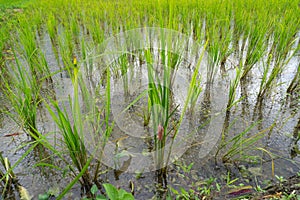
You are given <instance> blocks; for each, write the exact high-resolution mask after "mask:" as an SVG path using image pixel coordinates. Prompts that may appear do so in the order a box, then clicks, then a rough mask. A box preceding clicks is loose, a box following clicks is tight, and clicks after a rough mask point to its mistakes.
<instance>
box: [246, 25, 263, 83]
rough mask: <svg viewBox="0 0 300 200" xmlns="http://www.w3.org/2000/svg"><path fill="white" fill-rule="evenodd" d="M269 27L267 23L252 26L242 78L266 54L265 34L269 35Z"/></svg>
mask: <svg viewBox="0 0 300 200" xmlns="http://www.w3.org/2000/svg"><path fill="white" fill-rule="evenodd" d="M267 27H268V26H267ZM267 27H266V26H265V24H263V25H261V27H259V26H257V24H255V25H253V27H251V29H250V32H249V35H248V37H247V40H248V45H247V52H246V57H245V62H244V63H243V74H242V76H241V79H245V78H246V76H247V74H248V73H249V72H250V71H251V69H252V68H253V66H254V65H255V64H256V63H257V62H258V61H259V60H260V59H261V58H262V57H263V56H264V54H265V52H266V48H267V44H266V42H265V35H268V33H267V30H268V29H267Z"/></svg>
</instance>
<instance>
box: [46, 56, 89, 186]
mask: <svg viewBox="0 0 300 200" xmlns="http://www.w3.org/2000/svg"><path fill="white" fill-rule="evenodd" d="M74 62H75V63H74V64H75V65H77V63H76V61H74ZM73 70H74V76H73V77H72V83H73V87H74V97H73V101H72V100H71V99H69V103H70V106H71V110H72V118H73V123H74V125H73V126H72V123H71V120H70V119H69V116H68V114H67V111H66V110H62V109H61V108H60V107H59V106H58V104H57V103H56V102H52V105H53V107H54V110H52V109H51V108H50V106H47V107H48V110H49V112H50V114H51V116H52V118H53V120H54V121H55V123H56V124H57V126H58V127H59V129H60V130H61V131H62V135H63V138H64V142H65V144H66V146H67V149H68V152H69V156H70V157H71V159H72V162H73V164H74V166H75V167H76V168H77V170H78V171H79V172H80V173H81V172H82V173H83V174H82V182H81V184H82V186H83V187H84V188H85V190H86V191H90V189H91V187H92V183H91V177H90V173H89V171H88V170H87V168H86V169H85V170H84V168H85V166H86V164H87V163H90V162H91V160H90V159H89V156H88V152H87V150H86V147H85V144H84V140H83V122H82V120H83V119H82V116H81V111H80V105H79V93H78V92H79V90H78V68H77V66H75V67H74V69H73ZM55 112H57V114H56V113H55Z"/></svg>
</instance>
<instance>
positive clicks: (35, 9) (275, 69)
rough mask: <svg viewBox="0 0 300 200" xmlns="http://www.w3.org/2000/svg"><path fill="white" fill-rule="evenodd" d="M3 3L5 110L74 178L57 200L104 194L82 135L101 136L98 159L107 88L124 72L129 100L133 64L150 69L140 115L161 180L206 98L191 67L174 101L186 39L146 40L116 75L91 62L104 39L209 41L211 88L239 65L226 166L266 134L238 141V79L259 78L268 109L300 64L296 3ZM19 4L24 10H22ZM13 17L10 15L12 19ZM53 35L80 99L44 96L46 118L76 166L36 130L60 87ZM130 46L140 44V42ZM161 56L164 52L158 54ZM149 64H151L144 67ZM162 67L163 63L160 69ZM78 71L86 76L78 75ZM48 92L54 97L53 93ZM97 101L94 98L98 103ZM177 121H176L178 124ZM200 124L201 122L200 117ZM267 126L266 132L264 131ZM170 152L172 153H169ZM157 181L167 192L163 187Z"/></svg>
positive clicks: (0, 60) (293, 84) (0, 57)
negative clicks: (142, 33) (187, 121)
mask: <svg viewBox="0 0 300 200" xmlns="http://www.w3.org/2000/svg"><path fill="white" fill-rule="evenodd" d="M2 2H4V1H1V0H0V3H2ZM4 3H5V5H4V4H1V5H0V7H1V8H5V9H6V8H10V9H11V11H9V12H11V13H12V14H10V15H4V14H2V12H1V13H0V18H1V19H0V25H1V28H0V68H1V72H0V76H1V83H0V85H1V92H2V91H3V94H4V95H5V98H7V99H8V101H9V104H8V105H5V114H6V115H8V116H10V117H11V118H13V119H14V121H15V122H17V123H18V125H19V126H20V127H21V128H23V130H24V132H26V133H27V134H29V135H30V136H31V137H32V138H33V139H34V140H36V142H37V143H40V144H42V145H43V146H45V147H46V148H47V149H49V150H50V151H51V152H53V153H54V154H55V155H59V158H58V159H62V160H64V161H65V163H66V164H67V165H70V166H71V167H70V168H71V169H70V170H71V171H72V173H73V175H74V177H75V178H74V179H73V181H72V182H71V183H70V184H69V185H68V186H67V187H66V188H65V190H64V191H63V192H62V194H61V195H60V197H59V198H62V197H63V195H64V194H65V193H66V192H67V191H68V190H70V188H71V187H72V186H73V185H74V184H75V183H76V182H77V181H79V182H80V183H81V184H82V185H83V187H85V191H86V192H87V193H88V192H89V191H91V187H92V185H93V184H96V185H97V187H98V188H99V189H100V188H101V184H100V183H99V181H98V178H99V174H100V172H101V169H102V168H101V167H102V164H101V156H100V158H98V157H97V159H98V160H97V161H96V162H98V163H96V167H95V168H92V166H93V164H94V163H93V161H95V159H94V157H93V153H91V152H89V151H88V147H87V146H86V144H85V140H84V134H85V131H86V130H88V132H90V134H92V133H95V134H98V135H97V136H95V140H96V141H97V142H99V147H98V149H97V151H99V152H102V151H103V149H104V148H105V144H106V142H107V140H108V138H109V136H110V134H111V132H112V126H113V122H112V121H111V118H110V112H111V107H110V101H111V99H110V93H111V92H112V91H111V88H110V82H109V81H110V80H111V77H114V78H117V76H116V74H115V73H114V72H118V73H119V72H120V73H119V74H118V76H119V77H122V78H123V80H122V81H123V86H124V88H123V90H124V91H125V93H129V92H128V91H129V89H130V88H129V86H128V85H129V83H130V80H129V76H127V75H128V74H129V73H131V71H130V65H131V63H135V65H134V66H136V65H138V64H139V65H141V67H142V66H143V67H144V66H146V67H147V73H148V74H147V76H148V80H149V82H150V83H149V84H148V88H147V91H146V92H145V93H143V94H146V93H147V95H148V99H147V100H148V102H147V103H148V105H146V108H145V109H144V110H143V114H142V115H143V116H142V117H143V119H142V120H143V124H144V126H145V127H146V128H147V129H148V130H151V129H152V130H153V137H152V141H153V145H154V148H155V150H157V154H156V155H155V156H156V158H155V162H156V165H157V166H156V167H157V168H158V169H161V170H159V172H158V176H160V178H161V177H163V176H166V172H167V168H166V167H165V166H167V164H168V162H169V155H168V154H167V153H166V152H167V151H165V150H164V147H166V143H167V142H169V141H171V143H172V141H173V140H174V138H175V137H176V135H177V132H178V130H179V128H180V125H181V123H182V120H183V118H184V117H185V116H187V115H188V114H191V115H194V114H195V115H197V114H198V111H197V108H198V103H199V101H198V98H199V96H201V92H202V89H201V88H200V86H201V81H202V80H201V78H200V76H199V66H198V65H197V66H196V67H195V68H193V67H191V66H190V68H191V70H192V71H193V73H192V76H191V77H190V85H189V88H186V90H187V91H188V95H187V97H186V99H185V102H184V103H183V104H184V105H180V106H178V105H175V103H174V102H175V101H176V99H175V98H174V96H176V94H175V95H174V94H173V93H172V89H173V88H172V80H173V78H174V76H175V74H176V70H177V68H178V67H180V65H179V64H180V63H181V62H182V56H183V57H184V56H185V55H180V54H176V53H172V52H174V51H176V50H177V49H176V47H177V46H180V44H179V45H178V43H180V42H181V41H170V40H171V39H170V38H168V37H167V36H164V35H162V38H161V40H162V41H160V42H157V41H155V38H150V40H151V41H153V42H151V48H150V49H146V50H145V51H136V52H133V53H132V54H130V55H128V54H124V55H123V56H121V57H120V58H119V59H118V60H117V61H116V63H115V64H116V65H117V68H115V66H113V67H112V68H110V69H109V68H106V69H103V68H102V67H103V66H102V64H101V63H100V64H99V63H97V62H95V59H94V58H91V57H92V56H91V54H93V53H92V52H93V51H92V49H94V46H97V45H99V44H101V43H102V42H103V41H105V39H106V38H108V37H111V36H112V35H114V34H118V33H120V32H126V31H127V30H130V29H134V28H138V27H160V28H168V29H172V30H175V31H179V32H181V33H184V34H187V35H189V36H191V37H190V38H191V39H192V38H193V39H195V40H196V41H197V42H198V43H199V44H202V45H203V46H205V43H206V42H207V41H208V43H207V48H206V50H207V52H208V55H209V62H208V63H209V68H208V70H209V73H208V77H207V79H206V80H207V82H209V83H210V84H214V80H215V79H214V78H215V77H217V76H215V75H216V74H217V73H219V70H221V72H226V70H228V68H229V67H230V66H239V67H236V75H235V78H233V80H232V81H231V82H230V86H229V88H227V90H226V91H221V92H226V94H227V96H228V102H227V110H226V116H225V123H224V127H223V133H222V134H223V135H222V136H223V137H222V142H221V144H220V146H219V149H220V150H219V153H218V155H221V158H222V160H223V161H224V162H231V161H234V160H238V159H240V158H242V157H244V156H247V153H248V152H250V151H252V150H255V149H253V148H252V147H251V145H253V144H255V142H257V141H258V140H260V139H261V138H262V137H263V132H265V131H261V132H259V133H257V134H255V135H252V136H251V135H249V133H250V132H251V131H252V130H253V127H254V126H256V125H258V126H260V124H253V126H252V125H251V126H250V127H247V129H246V130H245V131H243V132H242V133H239V134H238V135H235V136H232V134H233V133H232V132H231V131H230V124H232V123H234V122H232V121H231V120H230V118H232V115H236V113H234V112H231V111H232V109H233V106H237V107H236V108H237V109H236V110H238V109H239V107H238V106H239V104H238V103H239V101H240V100H241V98H240V99H237V93H238V90H239V88H238V87H239V86H238V85H239V84H240V81H242V82H243V83H245V85H247V86H249V87H251V84H253V83H252V82H251V79H253V80H255V79H257V78H260V77H261V78H262V80H261V82H260V85H259V84H258V85H259V88H258V94H257V95H258V96H257V100H258V102H259V101H263V100H264V101H265V102H266V103H268V102H269V99H268V98H267V97H269V96H270V94H271V93H272V92H273V91H274V90H275V89H277V88H278V85H279V84H280V83H278V80H279V79H278V77H280V75H281V74H284V72H285V67H287V65H288V63H289V62H290V61H293V60H292V58H295V57H296V56H298V55H297V53H298V52H299V47H298V46H299V44H297V42H298V40H299V20H298V19H299V17H300V16H299V12H297V11H298V10H297V9H298V7H299V6H298V3H299V2H298V1H297V0H291V1H277V0H274V1H267V2H266V1H262V0H258V1H253V0H247V1H238V0H233V1H230V0H224V1H220V0H213V1H204V0H199V1H196V0H192V1H187V0H179V1H165V0H163V1H138V0H131V1H103V2H99V1H97V0H91V1H82V0H67V1H64V0H57V1H46V0H41V1H33V3H32V6H31V7H30V8H28V9H24V10H23V9H22V10H19V11H17V10H13V8H14V6H13V3H12V2H11V1H9V2H8V1H6V2H4ZM14 3H17V4H18V2H14ZM17 6H19V5H17ZM91 8H93V9H91ZM1 11H2V10H1ZM22 12H23V13H22ZM8 16H12V17H11V19H10V17H8ZM15 19H17V20H15ZM44 34H45V35H44ZM10 36H11V37H10ZM48 36H49V38H50V40H51V43H52V51H53V53H54V55H55V59H56V63H58V65H59V67H61V68H60V69H61V71H63V72H64V70H66V71H67V73H68V74H67V76H66V77H65V76H63V74H62V75H61V79H60V80H64V79H65V78H66V79H68V78H69V77H71V80H72V81H73V90H74V96H73V97H69V101H66V102H60V101H59V102H56V99H55V97H46V99H48V100H47V102H45V103H46V104H47V107H48V110H49V112H50V113H51V116H52V118H51V119H50V120H52V121H54V122H55V123H56V125H57V126H58V127H59V131H60V133H61V135H62V138H63V139H62V142H63V144H64V145H63V146H64V147H66V148H65V149H66V150H67V152H68V157H69V158H71V163H69V162H67V161H66V159H64V158H63V155H62V154H63V152H60V151H58V150H57V149H55V148H54V147H53V146H51V145H50V144H49V143H48V142H47V139H46V137H45V136H43V135H42V134H41V133H40V132H39V131H38V127H37V121H38V119H37V118H38V116H37V113H38V111H39V105H43V104H41V102H43V100H44V99H43V97H44V96H43V95H41V91H43V89H44V88H49V87H50V86H51V87H52V86H53V87H55V81H53V80H52V75H53V74H55V73H60V71H59V72H58V71H57V72H54V73H53V68H51V67H52V66H51V65H52V64H51V65H50V63H48V62H49V58H48V55H47V54H44V53H43V52H44V51H43V50H44V49H43V48H44V47H43V42H44V41H43V40H44V38H47V39H48ZM10 38H11V39H10ZM131 39H132V40H133V41H135V42H136V41H138V40H140V39H141V38H131ZM126 45H127V46H126V47H127V49H126V50H127V51H128V50H130V49H131V48H132V47H133V46H134V45H133V44H130V43H129V44H126ZM130 45H132V46H130ZM296 45H298V46H296ZM180 47H182V46H180ZM190 47H191V45H190V44H188V45H186V46H184V48H186V49H185V50H186V52H185V53H186V56H189V53H190V52H191V51H189V48H190ZM9 48H12V49H13V50H14V51H13V52H14V53H15V55H14V57H13V59H15V61H11V60H9V56H10V55H9V54H8V52H7V51H6V50H7V49H9ZM46 48H47V47H46ZM155 48H158V49H165V50H155ZM172 50H173V51H172ZM50 51H51V50H50ZM100 51H102V50H100ZM155 54H156V55H155ZM74 56H77V57H80V56H81V57H82V62H81V63H83V64H84V68H81V69H80V70H79V69H78V68H79V67H74V65H73V64H74V63H72V58H73V57H74ZM198 56H199V54H196V56H195V58H194V60H195V61H196V62H195V63H197V62H198V60H201V58H200V59H199V58H198ZM143 59H145V60H146V61H147V62H146V65H145V62H144V61H143ZM156 59H157V60H159V61H158V62H155V60H156ZM138 61H139V63H138ZM61 63H62V66H60V64H61ZM231 63H233V64H232V65H231ZM96 65H98V66H97V67H99V69H100V68H101V71H103V72H104V73H103V74H101V76H100V78H99V79H100V80H99V83H98V82H95V81H94V80H93V68H94V67H95V66H96ZM53 67H54V68H55V67H56V66H53ZM257 69H262V74H257V73H258V70H257ZM77 70H78V71H77ZM51 71H52V73H51ZM299 71H300V70H299V66H298V69H297V72H296V73H295V74H294V75H293V77H292V78H291V79H292V80H284V81H285V82H289V86H288V87H287V88H286V91H287V93H290V94H297V92H298V90H299ZM81 72H82V73H83V75H82V76H81V75H79V74H80V73H81ZM224 74H225V73H223V75H224ZM85 75H87V79H85ZM221 75H222V74H221ZM55 78H56V77H55ZM218 78H219V77H218ZM246 79H247V80H246ZM60 80H58V82H59V81H60ZM71 80H70V81H71ZM86 80H87V81H86ZM249 80H250V81H249ZM93 81H94V82H93ZM97 81H98V80H97ZM218 81H219V80H218ZM222 81H223V80H222ZM246 83H247V84H246ZM248 84H249V85H248ZM245 85H244V86H245ZM244 86H242V84H241V87H243V88H247V87H246V86H245V87H244ZM212 87H213V86H212ZM103 88H105V90H106V91H105V92H104V93H105V95H102V96H101V95H100V93H99V91H100V90H102V89H103ZM52 89H53V91H55V88H52ZM210 89H211V88H210V86H207V88H206V90H205V94H204V96H205V97H204V101H206V100H207V99H209V98H210V97H211V96H212V94H211V93H210ZM242 90H243V89H241V93H242V94H241V96H242V98H244V96H246V97H245V98H247V96H248V95H247V94H249V97H250V98H249V101H247V102H246V101H245V102H244V104H245V105H242V106H246V107H247V108H248V110H246V109H245V112H251V110H250V108H251V107H252V106H251V95H252V93H251V91H242ZM245 90H247V89H245ZM227 91H228V92H227ZM247 92H249V93H247ZM98 93H99V94H98ZM92 94H93V95H95V94H97V97H96V98H97V100H98V102H97V103H96V98H95V99H93V97H92V96H93V95H92ZM102 94H103V93H102ZM244 94H245V95H244ZM208 97H209V98H208ZM127 100H128V101H129V100H130V99H129V98H128V99H127ZM99 101H100V103H99ZM137 101H138V100H134V102H137ZM126 103H129V102H126ZM204 103H205V102H204ZM99 104H100V105H101V106H99ZM133 104H134V103H131V105H133ZM208 104H209V103H208ZM63 105H66V106H65V107H63ZM208 106H209V107H210V106H213V105H208ZM242 109H243V108H242ZM69 111H71V112H70V113H69ZM178 113H180V116H179V118H178V117H177V116H178V115H177V114H178ZM200 118H201V119H202V118H203V116H200ZM264 126H265V125H264ZM264 128H266V127H264ZM264 128H262V129H261V130H265V129H264ZM267 128H268V127H267ZM98 136H99V138H97V137H98ZM225 136H226V137H225ZM171 146H172V145H171ZM171 150H172V147H171V148H170V149H169V152H170V151H171ZM221 151H222V153H221ZM223 151H224V152H223ZM169 152H168V153H169ZM91 154H92V155H91ZM92 173H94V174H92ZM159 181H160V182H161V183H162V184H163V181H162V179H161V180H159Z"/></svg>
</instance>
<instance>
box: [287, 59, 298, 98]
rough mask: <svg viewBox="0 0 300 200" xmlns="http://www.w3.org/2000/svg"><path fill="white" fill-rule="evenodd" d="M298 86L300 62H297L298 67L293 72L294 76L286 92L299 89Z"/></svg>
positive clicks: (290, 92)
mask: <svg viewBox="0 0 300 200" xmlns="http://www.w3.org/2000/svg"><path fill="white" fill-rule="evenodd" d="M299 87H300V62H299V64H298V68H297V71H296V73H295V76H294V78H293V80H292V81H291V82H290V84H289V86H288V88H287V91H286V92H287V93H288V94H292V93H293V92H296V90H297V88H298V89H299Z"/></svg>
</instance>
